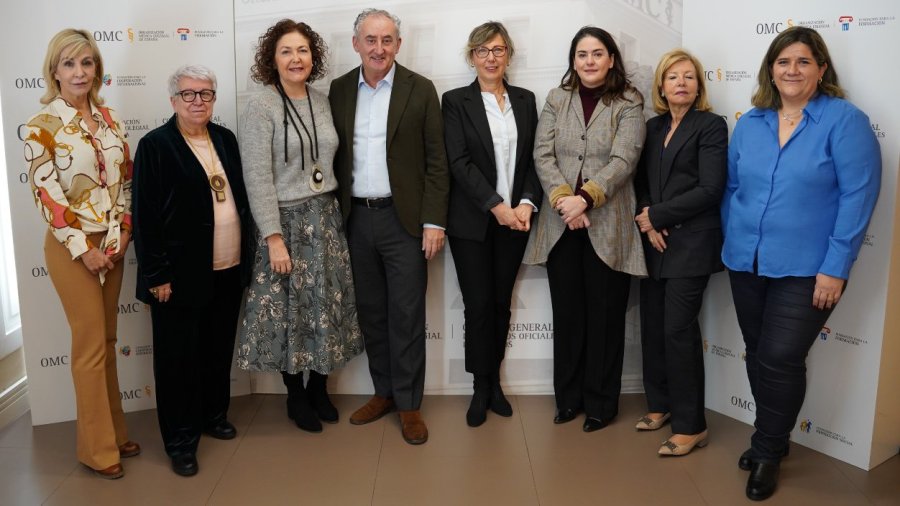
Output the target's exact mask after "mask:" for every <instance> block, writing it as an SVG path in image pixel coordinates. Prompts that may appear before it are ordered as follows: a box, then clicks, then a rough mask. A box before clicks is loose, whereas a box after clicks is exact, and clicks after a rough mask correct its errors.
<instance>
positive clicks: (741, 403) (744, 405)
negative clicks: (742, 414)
mask: <svg viewBox="0 0 900 506" xmlns="http://www.w3.org/2000/svg"><path fill="white" fill-rule="evenodd" d="M731 405H732V406H734V407H737V408H741V409H743V410H744V411H749V412H751V413H753V412H755V411H756V404H754V403H753V401H748V400H744V399H741V398H740V397H738V396H736V395H732V396H731Z"/></svg>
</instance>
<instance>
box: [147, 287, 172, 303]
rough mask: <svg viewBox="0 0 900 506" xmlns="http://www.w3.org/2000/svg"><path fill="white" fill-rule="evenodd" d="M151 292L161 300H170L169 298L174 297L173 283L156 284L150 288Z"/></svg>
mask: <svg viewBox="0 0 900 506" xmlns="http://www.w3.org/2000/svg"><path fill="white" fill-rule="evenodd" d="M150 294H151V295H153V296H154V297H156V300H158V301H159V302H169V298H170V297H172V283H166V284H164V285H159V286H154V287H153V288H151V289H150Z"/></svg>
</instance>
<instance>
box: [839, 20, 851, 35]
mask: <svg viewBox="0 0 900 506" xmlns="http://www.w3.org/2000/svg"><path fill="white" fill-rule="evenodd" d="M852 22H853V16H841V17H839V18H838V23H840V24H841V31H842V32H847V31H850V23H852Z"/></svg>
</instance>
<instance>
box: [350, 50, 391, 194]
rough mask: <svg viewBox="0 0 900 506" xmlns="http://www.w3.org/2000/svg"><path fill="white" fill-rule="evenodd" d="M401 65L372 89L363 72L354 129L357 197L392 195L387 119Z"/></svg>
mask: <svg viewBox="0 0 900 506" xmlns="http://www.w3.org/2000/svg"><path fill="white" fill-rule="evenodd" d="M396 70H397V65H396V64H395V65H393V66H391V70H390V71H389V72H388V73H387V75H386V76H384V78H383V79H382V80H380V81H378V83H376V84H375V87H374V88H372V87H371V86H369V84H368V83H366V80H365V78H363V72H362V69H361V68H360V70H359V91H358V92H357V94H356V120H355V123H354V126H353V183H352V185H351V188H350V193H351V195H353V196H354V197H362V198H379V197H390V196H391V180H390V177H388V166H387V116H388V106H389V105H390V103H391V90H392V89H393V87H394V74H395V73H396Z"/></svg>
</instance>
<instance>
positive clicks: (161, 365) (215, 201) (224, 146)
mask: <svg viewBox="0 0 900 506" xmlns="http://www.w3.org/2000/svg"><path fill="white" fill-rule="evenodd" d="M169 100H170V102H171V104H172V108H173V109H174V110H175V115H174V116H172V118H171V119H169V121H167V122H166V123H165V124H164V125H162V126H160V127H159V128H157V129H155V130H153V131H151V132H149V133H147V135H145V136H144V138H143V139H141V142H140V143H139V144H138V148H137V153H136V155H135V159H134V184H133V193H134V214H133V221H134V245H135V252H136V254H137V260H138V277H137V297H138V299H140V300H141V301H143V302H145V303H147V304H149V305H150V318H151V321H152V324H153V373H154V377H155V379H156V406H157V417H158V418H159V428H160V432H161V433H162V438H163V443H164V444H165V450H166V453H167V454H168V456H169V457H170V458H171V459H172V469H173V471H175V473H177V474H179V475H182V476H190V475H193V474H196V473H197V469H198V466H197V458H196V453H197V446H198V444H199V441H200V434H201V432H205V433H206V434H207V435H209V436H211V437H214V438H217V439H232V438H234V437H235V436H236V434H237V432H236V431H235V428H234V426H233V425H231V423H229V422H228V419H227V412H228V403H229V398H230V388H231V377H230V373H231V357H232V354H233V352H234V338H235V332H236V329H237V320H238V311H239V309H240V305H241V298H242V297H241V296H242V294H243V289H244V287H245V286H247V282H248V281H249V278H250V266H251V265H252V263H253V262H252V260H253V258H252V249H251V247H252V245H253V241H251V240H250V238H249V234H248V232H249V229H250V224H251V221H250V220H251V217H250V206H249V204H248V201H247V192H246V190H245V189H244V179H243V171H242V169H241V156H240V153H239V152H238V144H237V139H236V138H235V136H234V134H233V133H232V132H231V131H230V130H228V129H227V128H225V127H222V126H219V125H216V124H215V123H211V122H210V118H212V115H213V106H214V105H215V101H216V77H215V75H214V74H213V73H212V71H210V70H209V69H207V68H206V67H202V66H199V65H193V66H185V67H181V68H179V69H178V70H177V71H175V74H173V75H172V76H171V77H170V78H169Z"/></svg>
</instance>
